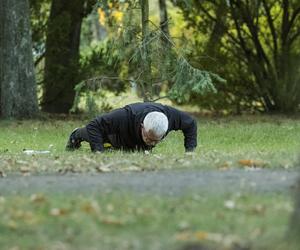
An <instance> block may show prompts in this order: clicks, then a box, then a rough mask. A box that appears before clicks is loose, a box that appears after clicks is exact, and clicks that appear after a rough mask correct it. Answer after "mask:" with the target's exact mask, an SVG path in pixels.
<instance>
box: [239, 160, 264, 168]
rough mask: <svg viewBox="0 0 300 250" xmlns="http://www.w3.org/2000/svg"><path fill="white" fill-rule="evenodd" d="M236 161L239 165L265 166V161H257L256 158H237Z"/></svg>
mask: <svg viewBox="0 0 300 250" xmlns="http://www.w3.org/2000/svg"><path fill="white" fill-rule="evenodd" d="M238 163H239V164H240V165H241V166H244V167H252V168H257V167H265V166H266V162H263V161H258V160H250V159H244V160H239V161H238Z"/></svg>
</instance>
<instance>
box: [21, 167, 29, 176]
mask: <svg viewBox="0 0 300 250" xmlns="http://www.w3.org/2000/svg"><path fill="white" fill-rule="evenodd" d="M20 172H21V173H22V175H23V176H29V175H30V168H29V167H21V168H20Z"/></svg>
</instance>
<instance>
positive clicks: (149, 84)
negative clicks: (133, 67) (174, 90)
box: [140, 0, 153, 101]
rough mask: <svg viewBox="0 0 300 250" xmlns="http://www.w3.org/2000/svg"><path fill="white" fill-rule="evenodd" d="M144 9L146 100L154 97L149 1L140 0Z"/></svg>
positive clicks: (143, 85) (144, 86) (143, 38)
mask: <svg viewBox="0 0 300 250" xmlns="http://www.w3.org/2000/svg"><path fill="white" fill-rule="evenodd" d="M140 5H141V11H142V45H143V48H142V61H143V62H142V64H143V68H142V71H143V73H142V83H141V84H142V88H143V92H144V101H149V100H150V99H151V97H152V94H153V93H152V73H151V58H150V47H149V43H148V39H149V1H148V0H140Z"/></svg>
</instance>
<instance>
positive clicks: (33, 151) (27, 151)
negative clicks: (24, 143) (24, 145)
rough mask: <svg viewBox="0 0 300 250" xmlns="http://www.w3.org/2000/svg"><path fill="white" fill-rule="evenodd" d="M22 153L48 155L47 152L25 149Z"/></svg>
mask: <svg viewBox="0 0 300 250" xmlns="http://www.w3.org/2000/svg"><path fill="white" fill-rule="evenodd" d="M23 153H24V154H26V155H35V154H49V153H50V151H49V150H31V149H26V150H23Z"/></svg>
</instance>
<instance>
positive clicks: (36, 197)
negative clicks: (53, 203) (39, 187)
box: [30, 194, 46, 203]
mask: <svg viewBox="0 0 300 250" xmlns="http://www.w3.org/2000/svg"><path fill="white" fill-rule="evenodd" d="M30 201H32V202H34V203H42V202H45V201H46V197H45V196H44V195H42V194H32V195H31V196H30Z"/></svg>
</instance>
